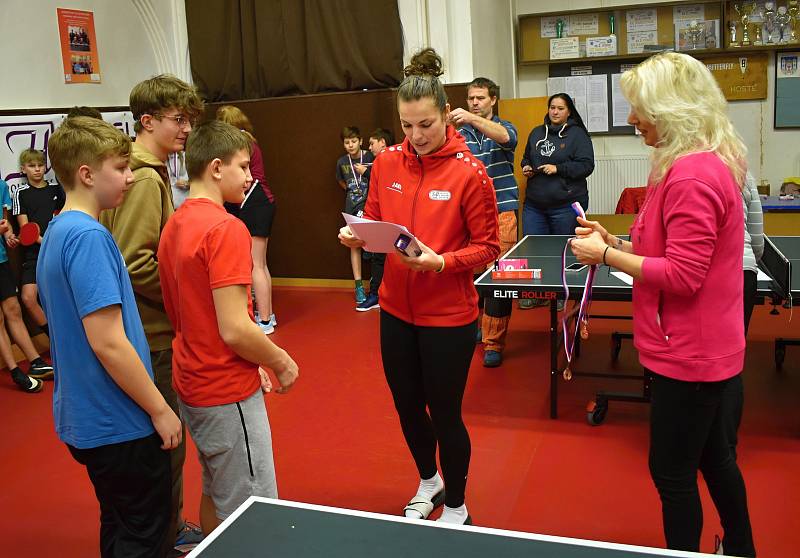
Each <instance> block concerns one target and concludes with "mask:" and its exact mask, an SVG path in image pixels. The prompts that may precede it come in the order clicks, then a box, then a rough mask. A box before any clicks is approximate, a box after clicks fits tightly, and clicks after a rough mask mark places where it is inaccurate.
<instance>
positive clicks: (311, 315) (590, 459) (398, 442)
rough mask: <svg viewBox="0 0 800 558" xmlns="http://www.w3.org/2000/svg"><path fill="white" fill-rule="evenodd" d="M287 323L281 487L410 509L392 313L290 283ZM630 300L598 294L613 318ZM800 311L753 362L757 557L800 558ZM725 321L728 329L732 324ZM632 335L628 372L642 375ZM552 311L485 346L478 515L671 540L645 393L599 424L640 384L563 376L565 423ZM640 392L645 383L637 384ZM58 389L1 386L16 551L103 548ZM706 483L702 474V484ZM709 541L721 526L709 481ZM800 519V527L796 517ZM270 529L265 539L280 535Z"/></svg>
mask: <svg viewBox="0 0 800 558" xmlns="http://www.w3.org/2000/svg"><path fill="white" fill-rule="evenodd" d="M275 298H276V308H277V313H278V319H279V326H278V328H277V331H276V333H275V334H274V335H273V336H272V339H273V340H274V341H275V342H276V343H278V344H280V345H282V346H283V347H285V348H286V349H287V350H289V352H290V353H291V354H292V355H293V356H294V358H295V360H297V362H298V364H299V365H300V370H301V377H300V380H299V381H298V384H297V385H296V386H295V389H293V390H292V392H291V393H289V394H287V395H285V396H281V395H277V394H276V395H269V396H268V397H267V401H268V408H269V412H270V416H271V423H272V428H273V432H274V436H275V454H276V462H277V468H278V481H279V486H280V491H281V497H283V498H286V499H290V500H298V501H304V502H314V503H320V504H327V505H334V506H341V507H349V508H358V509H363V510H370V511H376V512H384V513H390V514H396V513H398V512H399V511H400V510H401V509H402V507H403V505H404V504H405V503H406V501H407V500H408V498H409V497H410V496H411V495H412V494H413V492H414V490H415V488H416V482H417V481H416V471H415V469H414V466H413V464H412V461H411V458H410V456H409V455H408V452H407V449H406V448H405V445H404V443H403V440H402V437H401V434H400V429H399V426H398V423H397V420H396V417H395V413H394V408H393V406H392V403H391V399H390V396H389V392H388V389H387V388H386V386H385V383H384V380H383V375H382V370H381V366H380V354H379V350H378V312H377V311H372V312H368V313H357V312H354V311H353V301H352V294H351V293H349V292H345V291H342V290H320V289H317V290H303V289H289V288H284V289H276V296H275ZM609 308H612V309H614V308H617V309H620V310H622V309H624V305H616V306H615V305H605V309H604V305H602V304H600V303H595V306H594V308H593V310H594V311H595V312H597V313H609V310H608V309H609ZM798 322H800V316H797V317H795V319H794V320H793V321H792V322H791V323H789V312H788V311H785V310H784V311H782V312H781V315H780V316H777V317H776V316H770V315H768V309H767V308H757V309H756V315H755V317H754V323H753V325H752V326H751V335H750V344H749V350H748V357H747V367H746V373H745V382H746V403H745V417H744V422H743V425H742V430H741V436H740V450H739V455H740V464H741V467H742V470H743V472H744V476H745V480H746V482H747V486H748V493H749V500H750V513H751V517H752V522H753V529H754V533H755V537H756V546H757V549H758V552H759V556H761V557H767V558H770V557H772V558H784V557H787V556H797V555H798V552H797V548H798V543H800V535H798V529H797V527H798V522H797V517H796V510H798V509H800V475H799V474H798V471H800V410H798V408H797V404H796V401H797V394H798V393H800V347H790V348H789V349H788V352H787V359H786V364H785V366H784V370H783V371H782V372H780V373H779V372H776V371H775V369H774V365H773V356H772V344H771V341H770V339H771V338H772V337H774V336H776V335H781V336H784V337H792V336H794V337H800V324H799V323H798ZM629 325H630V324H629V323H627V324H626V323H623V322H617V323H613V322H604V321H594V322H593V324H592V332H593V334H594V337H593V338H592V339H590V340H589V342H588V343H587V344H586V345H585V346H584V352H583V355H582V358H581V359H580V364H579V365H578V366H577V367H576V368H577V369H584V370H586V369H587V367H588V366H590V365H596V366H598V367H608V366H610V364H611V363H610V356H609V346H608V337H607V335H602V334H601V333H603V332H604V331H609V330H610V329H611V328H613V327H614V326H616V327H620V328H625V327H629ZM720 333H721V334H722V333H723V332H720ZM626 343H627V344H626V345H625V346H624V348H623V351H622V357H621V361H620V364H619V367H620V369H622V370H626V371H636V370H637V368H636V361H635V354H634V352H633V350H632V348H631V347H630V344H629V342H626ZM547 347H548V344H547V314H546V312H545V311H544V310H541V309H536V310H527V311H517V310H515V312H514V316H513V319H512V330H511V333H510V334H509V346H508V349H507V351H506V361H505V363H504V365H503V367H501V368H499V369H486V368H483V367H482V366H481V360H480V359H481V357H482V350H481V349H480V348H478V349H477V350H476V355H475V360H474V362H473V367H472V371H471V375H470V380H469V386H468V389H467V393H466V397H465V403H464V412H465V417H466V421H467V424H468V427H469V430H470V434H471V437H472V448H473V453H472V455H473V457H472V464H471V470H470V478H469V484H468V489H467V504H468V506H469V510H470V512H471V514H472V516H473V518H474V519H475V522H476V523H477V524H479V525H483V526H489V527H499V528H505V529H515V530H522V531H531V532H537V533H546V534H552V535H564V536H571V537H581V538H588V539H599V540H605V541H615V542H623V543H631V544H643V545H650V546H662V545H663V537H662V534H661V521H660V510H659V502H658V497H657V494H656V492H655V489H654V488H653V486H652V483H651V481H650V478H649V476H648V470H647V412H648V409H647V406H646V405H642V404H624V403H612V404H611V409H610V412H609V416H608V418H607V420H606V423H605V424H604V425H602V426H600V427H590V426H588V425H587V424H586V421H585V414H586V413H585V410H584V407H585V405H586V402H587V401H588V400H589V399H590V398H592V396H593V394H594V391H595V390H596V389H601V388H611V389H621V388H625V387H626V386H625V385H624V382H622V383H620V382H612V381H595V380H591V381H590V380H587V379H585V378H576V379H574V380H573V381H572V382H570V383H564V382H562V383H561V388H562V389H561V394H562V398H561V405H560V418H559V420H556V421H553V420H550V419H549V418H548V409H549V406H548V378H549V376H548V372H547V370H548V364H547V363H548V353H547ZM627 383H629V384H630V386H628V387H630V388H631V389H636V388H637V387H639V386H640V384H639V383H637V382H627ZM51 395H52V384H51V383H48V384H47V386H46V388H45V391H44V392H43V393H41V394H38V395H28V394H24V393H22V392H19V391H17V390H16V389H15V388H14V387H13V384H12V383H11V381H10V378H8V376H7V375H5V376H3V380H2V382H0V420H1V423H2V424H3V425H4V426H3V435H2V438H0V455H2V459H0V476H1V477H2V478H3V479H4V482H3V490H2V491H0V507H2V509H4V510H5V514H6V517H7V519H6V521H4V522H3V523H2V527H0V530H2V541H3V544H2V549H3V550H2V551H0V555H3V556H26V555H34V554H35V555H38V556H56V555H57V556H60V557H61V558H72V557H86V556H95V555H96V554H97V550H96V549H97V532H98V519H97V518H98V507H97V502H96V501H95V499H94V495H93V492H92V488H91V485H90V483H89V481H88V479H87V478H86V475H85V473H84V471H83V470H82V469H81V467H80V466H79V465H77V464H76V463H75V462H74V461H73V460H72V459H71V457H70V456H69V454H68V452H67V450H66V449H65V448H64V446H63V445H62V444H60V443H59V442H58V440H57V439H56V437H55V434H54V432H53V422H52V414H51ZM185 475H186V516H187V517H188V518H189V519H190V520H194V521H196V520H197V510H198V498H199V489H200V480H199V466H198V463H197V459H196V456H195V454H194V449H193V448H190V450H189V452H188V458H187V463H186V468H185ZM701 486H702V483H701ZM703 498H704V506H705V516H706V526H705V527H706V528H705V531H704V533H703V546H702V548H703V550H705V551H711V550H712V548H713V540H714V534H715V533H721V529H720V527H719V522H718V519H717V517H716V513H715V511H714V508H713V506H712V505H711V502H710V499H709V498H708V496H707V494H706V493H705V492H704V496H703ZM792 526H794V527H792ZM268 545H269V541H265V547H268Z"/></svg>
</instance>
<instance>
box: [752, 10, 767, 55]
mask: <svg viewBox="0 0 800 558" xmlns="http://www.w3.org/2000/svg"><path fill="white" fill-rule="evenodd" d="M754 6H755V8H754V11H755V14H753V15H754V17H753V18H752V21H751V23H753V24H754V27H753V31H755V34H756V36H755V38H754V39H753V45H754V46H761V45H763V44H764V41H763V40H762V31H763V29H764V10H763V9H762V8H761V7H759V6H758V5H757V4H755V5H754Z"/></svg>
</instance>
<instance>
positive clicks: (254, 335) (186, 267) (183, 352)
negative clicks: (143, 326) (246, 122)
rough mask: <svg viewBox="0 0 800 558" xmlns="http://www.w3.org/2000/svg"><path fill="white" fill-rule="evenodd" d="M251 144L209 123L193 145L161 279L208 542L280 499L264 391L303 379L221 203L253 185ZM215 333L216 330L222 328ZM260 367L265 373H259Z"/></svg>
mask: <svg viewBox="0 0 800 558" xmlns="http://www.w3.org/2000/svg"><path fill="white" fill-rule="evenodd" d="M250 145H251V144H250V139H249V138H248V137H247V136H246V135H245V134H244V133H242V132H241V131H240V130H238V129H236V128H235V127H233V126H231V125H230V124H227V123H225V122H221V121H219V120H212V121H209V122H206V123H204V124H201V125H200V126H198V127H197V128H196V129H195V130H193V131H192V133H191V134H190V136H189V140H188V142H187V146H186V166H187V170H188V172H189V197H188V198H187V199H186V201H184V203H183V205H182V206H181V209H180V211H178V212H177V213H176V214H175V215H174V216H173V217H172V219H170V221H169V222H168V223H167V226H166V227H165V228H164V233H163V235H162V237H161V244H160V246H159V249H158V261H159V262H160V264H159V267H158V271H159V274H160V276H161V286H162V289H163V291H164V305H165V307H166V310H167V314H168V315H169V319H170V322H171V323H172V326H173V328H174V330H175V340H174V341H173V349H174V359H173V371H174V381H175V389H176V390H177V392H178V397H179V404H180V410H181V416H182V417H183V419H184V420H185V421H186V424H187V426H188V427H189V432H191V434H192V440H193V441H194V443H195V445H196V446H197V452H198V457H199V460H200V464H201V466H202V469H203V493H202V496H201V500H200V524H201V526H202V528H203V532H205V533H206V534H208V533H210V532H211V531H212V530H213V529H215V528H216V527H217V526H218V525H219V524H220V523H221V522H222V521H223V520H224V519H225V518H227V517H228V516H229V515H230V514H231V513H233V511H234V510H235V509H236V508H237V507H238V506H239V505H240V504H241V503H242V502H244V501H245V500H246V499H247V498H248V497H249V496H264V497H269V498H277V497H278V490H277V484H276V480H275V466H274V463H273V457H272V441H271V433H270V426H269V420H268V419H267V412H266V408H265V406H264V396H263V394H262V390H263V392H265V393H266V392H267V391H270V389H271V383H270V381H269V378H268V376H267V374H266V372H265V371H264V370H263V368H270V369H272V370H273V371H274V373H275V374H276V375H277V377H278V381H279V382H280V385H281V387H280V388H278V390H277V391H278V392H279V393H285V392H286V391H287V390H288V389H289V388H290V387H291V385H292V384H293V383H294V381H295V380H296V378H297V365H296V364H295V362H294V361H293V360H292V359H291V357H290V356H289V355H288V354H287V353H286V351H284V350H283V349H281V348H279V347H278V346H277V345H275V344H274V343H273V342H272V341H270V340H269V338H267V336H265V335H264V333H263V331H262V330H261V328H260V327H258V325H257V324H256V323H255V321H254V318H253V306H252V299H251V298H250V284H251V282H252V266H253V260H252V257H251V252H250V232H249V231H248V230H247V227H246V226H245V224H244V223H243V222H242V221H240V220H239V219H237V218H236V217H234V216H233V215H231V214H229V213H228V212H227V211H226V210H225V207H224V206H223V203H225V202H228V203H234V204H241V203H242V201H243V200H244V194H245V191H246V190H247V188H248V187H249V185H250V184H251V183H252V180H253V179H252V176H251V174H250V168H249V165H250ZM215 326H216V327H215ZM262 367H263V368H262Z"/></svg>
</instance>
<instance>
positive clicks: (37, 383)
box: [11, 368, 44, 393]
mask: <svg viewBox="0 0 800 558" xmlns="http://www.w3.org/2000/svg"><path fill="white" fill-rule="evenodd" d="M11 379H12V380H14V383H15V384H17V387H19V389H21V390H22V391H24V392H27V393H37V392H39V391H42V387H44V382H42V381H41V380H39V379H37V378H31V377H30V376H28V375H27V374H25V372H23V371H22V370H20V369H19V368H15V369H14V370H12V371H11Z"/></svg>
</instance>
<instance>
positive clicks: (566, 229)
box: [522, 93, 594, 235]
mask: <svg viewBox="0 0 800 558" xmlns="http://www.w3.org/2000/svg"><path fill="white" fill-rule="evenodd" d="M547 106H548V110H547V115H546V116H545V117H544V124H543V125H541V126H538V127H536V128H534V129H533V131H531V134H530V136H528V144H527V146H525V155H524V157H523V158H522V172H523V174H524V175H525V176H527V177H528V187H527V190H526V192H525V206H524V209H523V211H522V232H523V233H524V234H564V235H571V234H573V233H574V232H575V227H576V226H577V221H576V215H575V212H574V211H573V210H572V208H571V207H570V206H571V205H572V203H573V202H576V201H577V202H580V204H581V206H583V208H584V209H587V207H588V206H589V190H588V189H587V187H586V177H587V176H589V175H590V174H592V171H593V170H594V150H593V149H592V140H591V139H590V138H589V133H588V132H587V131H586V126H585V125H584V124H583V120H582V119H581V116H580V114H578V111H577V110H576V109H575V104H574V103H573V102H572V98H570V96H569V95H567V94H566V93H557V94H555V95H552V96H551V97H550V98H549V99H548V101H547Z"/></svg>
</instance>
